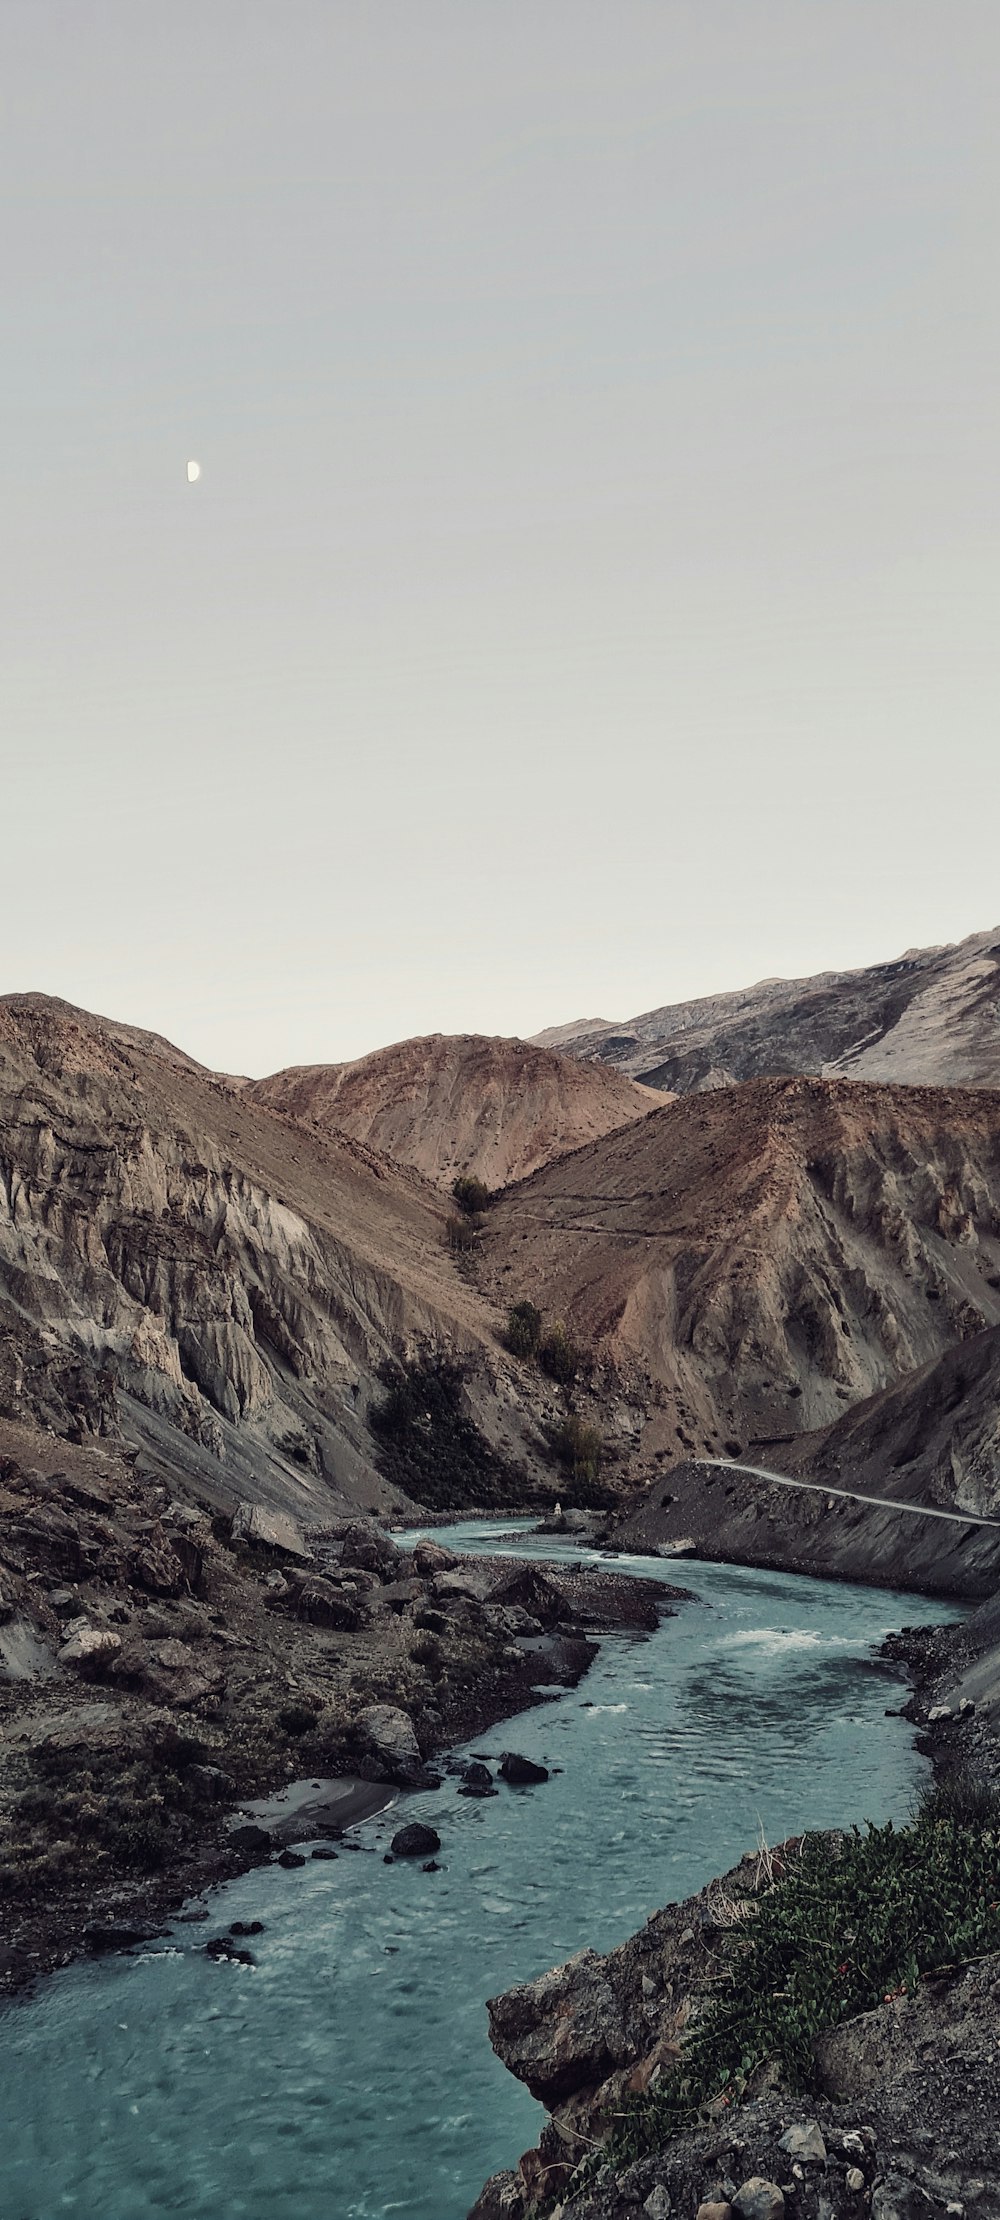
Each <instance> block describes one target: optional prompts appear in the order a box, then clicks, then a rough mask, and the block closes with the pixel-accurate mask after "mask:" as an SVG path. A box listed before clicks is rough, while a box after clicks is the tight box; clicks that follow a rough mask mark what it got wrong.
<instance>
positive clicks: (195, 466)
mask: <svg viewBox="0 0 1000 2220" xmlns="http://www.w3.org/2000/svg"><path fill="white" fill-rule="evenodd" d="M200 477H201V464H200V462H189V464H188V466H187V481H188V485H189V486H196V485H197V483H198V480H199V478H200Z"/></svg>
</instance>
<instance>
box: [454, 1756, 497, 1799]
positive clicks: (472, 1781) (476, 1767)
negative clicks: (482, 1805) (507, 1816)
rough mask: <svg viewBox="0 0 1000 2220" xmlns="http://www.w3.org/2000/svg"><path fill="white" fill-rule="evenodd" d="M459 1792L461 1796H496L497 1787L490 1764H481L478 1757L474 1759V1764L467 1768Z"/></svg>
mask: <svg viewBox="0 0 1000 2220" xmlns="http://www.w3.org/2000/svg"><path fill="white" fill-rule="evenodd" d="M458 1793H459V1795H460V1796H495V1795H496V1789H495V1788H494V1786H493V1775H492V1773H491V1772H490V1769H489V1766H488V1765H481V1764H480V1763H479V1762H478V1760H477V1759H473V1761H472V1764H471V1765H467V1766H466V1768H465V1771H464V1773H463V1775H462V1779H461V1782H460V1784H459V1790H458Z"/></svg>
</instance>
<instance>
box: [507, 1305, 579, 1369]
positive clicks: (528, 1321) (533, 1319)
mask: <svg viewBox="0 0 1000 2220" xmlns="http://www.w3.org/2000/svg"><path fill="white" fill-rule="evenodd" d="M500 1338H501V1340H502V1342H503V1345H504V1348H505V1349H509V1350H510V1353H511V1356H512V1357H522V1358H524V1359H525V1361H526V1362H528V1363H531V1362H536V1363H537V1364H539V1365H540V1366H541V1368H542V1371H543V1372H546V1373H547V1374H548V1377H549V1379H550V1380H555V1381H556V1383H557V1385H558V1386H559V1387H572V1385H573V1382H574V1380H575V1379H576V1376H577V1373H578V1372H579V1370H580V1368H581V1365H582V1363H583V1352H582V1350H581V1349H579V1348H578V1347H577V1344H576V1342H575V1341H574V1340H573V1337H572V1335H571V1334H569V1333H567V1331H566V1328H565V1326H564V1325H563V1323H562V1320H561V1319H560V1318H557V1319H556V1321H555V1324H554V1325H552V1326H549V1327H548V1328H546V1325H545V1320H544V1318H543V1317H542V1313H541V1311H540V1310H536V1308H535V1305H534V1303H529V1302H520V1303H512V1305H511V1307H510V1309H509V1311H508V1312H507V1324H506V1326H505V1327H504V1330H503V1333H502V1335H501V1337H500Z"/></svg>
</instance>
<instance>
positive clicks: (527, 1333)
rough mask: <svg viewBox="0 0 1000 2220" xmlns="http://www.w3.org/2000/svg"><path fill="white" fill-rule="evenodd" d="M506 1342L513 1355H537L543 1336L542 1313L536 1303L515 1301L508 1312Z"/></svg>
mask: <svg viewBox="0 0 1000 2220" xmlns="http://www.w3.org/2000/svg"><path fill="white" fill-rule="evenodd" d="M503 1338H504V1344H505V1346H506V1347H507V1348H508V1349H509V1350H510V1353H511V1356H512V1357H529V1358H530V1357H535V1356H537V1354H538V1344H539V1342H540V1341H541V1338H542V1314H541V1311H540V1310H536V1309H535V1306H534V1303H513V1304H512V1305H511V1308H510V1310H509V1311H508V1312H507V1327H506V1331H505V1333H504V1337H503Z"/></svg>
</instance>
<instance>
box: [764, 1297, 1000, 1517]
mask: <svg viewBox="0 0 1000 2220" xmlns="http://www.w3.org/2000/svg"><path fill="white" fill-rule="evenodd" d="M775 1463H776V1468H777V1470H778V1471H781V1472H788V1473H793V1474H797V1475H801V1476H802V1477H806V1476H808V1477H809V1478H810V1479H817V1480H828V1481H829V1482H830V1483H831V1484H836V1483H838V1482H840V1481H841V1480H842V1478H843V1476H844V1474H849V1475H850V1479H849V1485H850V1486H851V1487H852V1488H858V1489H860V1490H862V1491H864V1492H865V1493H867V1494H871V1495H889V1496H893V1497H895V1498H899V1497H905V1499H906V1500H907V1501H909V1502H921V1503H937V1504H940V1505H941V1506H942V1507H943V1508H945V1509H947V1510H951V1509H952V1508H958V1509H960V1510H963V1511H972V1512H974V1513H975V1514H977V1515H979V1516H983V1517H986V1518H997V1517H998V1516H1000V1328H998V1327H992V1328H991V1329H990V1330H989V1331H988V1332H986V1333H983V1334H975V1335H974V1336H973V1338H972V1340H971V1341H962V1342H959V1343H958V1344H957V1346H956V1347H955V1348H953V1349H948V1350H946V1351H945V1354H944V1356H943V1357H939V1358H938V1360H937V1362H936V1363H935V1364H927V1365H922V1366H921V1367H920V1369H919V1370H918V1371H916V1372H911V1373H908V1374H907V1376H906V1378H905V1379H903V1380H900V1381H899V1382H898V1383H897V1384H895V1385H894V1386H892V1387H889V1388H883V1390H882V1392H881V1393H880V1394H878V1395H873V1396H871V1397H869V1398H867V1399H866V1401H865V1402H863V1403H860V1404H858V1406H857V1408H856V1409H854V1410H850V1411H845V1413H844V1415H843V1417H842V1418H840V1419H838V1420H837V1422H836V1424H835V1425H834V1426H831V1427H829V1428H827V1429H825V1430H824V1432H822V1433H820V1434H817V1435H812V1436H809V1437H807V1438H806V1439H805V1440H803V1441H800V1442H795V1443H793V1444H791V1445H790V1446H789V1447H788V1448H784V1449H781V1450H779V1452H778V1454H777V1457H776V1459H775Z"/></svg>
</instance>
